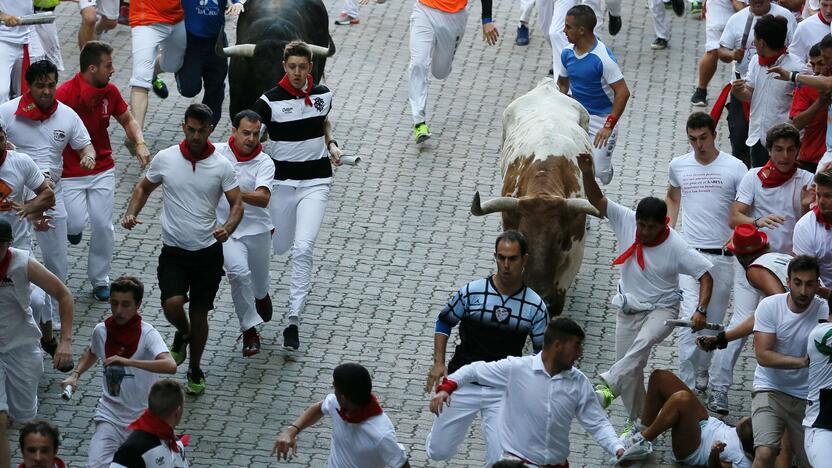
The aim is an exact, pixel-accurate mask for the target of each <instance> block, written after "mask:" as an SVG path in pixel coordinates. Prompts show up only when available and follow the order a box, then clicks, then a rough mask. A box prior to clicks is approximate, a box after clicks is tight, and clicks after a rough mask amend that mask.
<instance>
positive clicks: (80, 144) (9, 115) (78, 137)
mask: <svg viewBox="0 0 832 468" xmlns="http://www.w3.org/2000/svg"><path fill="white" fill-rule="evenodd" d="M19 102H20V97H18V98H15V99H12V100H11V101H9V102H6V103H3V104H2V105H0V119H3V122H5V123H6V136H7V138H8V139H9V141H11V142H12V143H14V144H15V146H17V150H18V151H20V152H21V153H26V154H28V155H29V157H31V158H32V159H33V160H34V161H35V162H36V163H37V164H38V167H40V170H41V171H43V172H49V176H50V178H51V179H52V180H54V181H58V180H59V179H60V178H61V173H62V172H63V168H64V158H63V151H64V148H66V145H69V146H71V147H72V149H74V150H76V151H81V149H82V148H84V147H85V146H87V145H89V144H90V143H91V140H90V134H89V132H87V127H85V126H84V122H83V121H82V120H81V117H78V114H76V113H75V111H74V110H72V108H70V107H69V106H67V105H65V104H63V103H62V102H60V101H58V108H57V109H56V110H55V113H54V114H52V115H51V116H50V117H49V118H48V119H46V120H44V121H42V122H40V121H37V120H32V119H28V118H26V117H20V116H18V115H15V112H16V111H17V106H18V103H19Z"/></svg>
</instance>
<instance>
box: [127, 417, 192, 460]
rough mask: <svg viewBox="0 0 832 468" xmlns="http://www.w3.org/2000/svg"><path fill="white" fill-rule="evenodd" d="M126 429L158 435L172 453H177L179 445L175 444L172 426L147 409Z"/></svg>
mask: <svg viewBox="0 0 832 468" xmlns="http://www.w3.org/2000/svg"><path fill="white" fill-rule="evenodd" d="M127 430H130V431H132V430H139V431H144V432H147V433H148V434H150V435H152V436H155V437H158V438H159V440H161V441H162V442H164V444H165V445H167V446H168V448H170V449H171V451H173V452H174V453H179V445H177V444H176V440H177V439H176V435H175V434H174V433H173V428H172V427H170V424H168V423H166V422H165V421H164V420H163V419H162V418H160V417H159V416H156V415H155V414H153V413H151V412H150V410H149V409H146V410H144V413H142V415H141V416H139V419H136V420H135V421H133V422H132V423H130V425H129V426H127Z"/></svg>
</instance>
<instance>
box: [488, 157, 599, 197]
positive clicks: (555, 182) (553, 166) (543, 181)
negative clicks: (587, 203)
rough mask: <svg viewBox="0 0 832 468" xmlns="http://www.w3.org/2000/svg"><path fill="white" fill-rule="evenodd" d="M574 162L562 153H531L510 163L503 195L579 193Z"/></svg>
mask: <svg viewBox="0 0 832 468" xmlns="http://www.w3.org/2000/svg"><path fill="white" fill-rule="evenodd" d="M579 172H580V171H579V170H578V167H577V164H575V162H574V161H572V160H571V159H570V158H567V157H565V156H556V155H548V156H546V157H544V158H540V157H538V156H536V155H534V154H531V155H529V156H527V157H525V158H522V159H517V160H515V161H514V162H512V163H511V165H510V166H509V167H508V170H507V171H506V176H505V179H504V180H503V196H514V197H522V196H533V195H556V196H561V197H564V198H570V197H575V196H581V194H582V192H583V187H582V185H581V183H580V178H579V177H578V174H579Z"/></svg>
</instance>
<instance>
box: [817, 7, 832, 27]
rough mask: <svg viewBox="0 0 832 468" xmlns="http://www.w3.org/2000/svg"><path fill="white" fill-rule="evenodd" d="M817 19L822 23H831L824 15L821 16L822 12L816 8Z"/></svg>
mask: <svg viewBox="0 0 832 468" xmlns="http://www.w3.org/2000/svg"><path fill="white" fill-rule="evenodd" d="M818 19H819V20H820V22H821V23H823V24H825V25H827V26H829V23H832V21H830V20H828V19H826V17H825V16H823V12H822V11H820V10H818Z"/></svg>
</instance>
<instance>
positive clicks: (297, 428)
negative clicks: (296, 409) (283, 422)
mask: <svg viewBox="0 0 832 468" xmlns="http://www.w3.org/2000/svg"><path fill="white" fill-rule="evenodd" d="M289 427H294V428H295V429H296V430H297V431H298V432H300V428H299V427H297V426H295V425H294V424H289Z"/></svg>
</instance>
